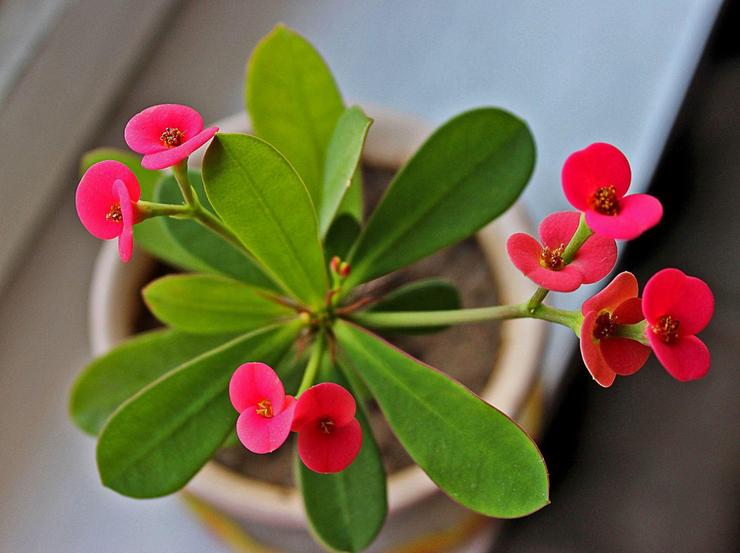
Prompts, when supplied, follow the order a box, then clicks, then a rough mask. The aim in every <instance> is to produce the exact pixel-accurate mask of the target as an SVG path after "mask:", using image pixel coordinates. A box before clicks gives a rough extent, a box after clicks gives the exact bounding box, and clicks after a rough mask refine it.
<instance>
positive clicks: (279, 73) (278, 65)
mask: <svg viewBox="0 0 740 553" xmlns="http://www.w3.org/2000/svg"><path fill="white" fill-rule="evenodd" d="M246 104H247V111H248V112H249V115H250V117H251V119H252V124H253V125H254V129H255V132H256V133H257V134H258V135H259V136H261V137H262V138H264V139H265V140H267V141H268V142H269V143H270V144H272V145H273V146H275V148H277V149H278V150H279V151H280V152H281V153H282V154H283V155H284V156H285V157H286V158H288V159H289V160H290V162H291V163H292V164H293V166H294V167H295V168H296V171H298V174H299V175H300V176H301V177H302V178H303V182H304V183H305V184H306V188H308V191H309V193H310V194H311V198H312V199H313V202H314V205H316V206H319V205H320V198H321V182H322V177H323V174H324V160H325V159H326V151H327V149H328V147H329V141H330V140H331V137H332V133H333V131H334V127H335V126H336V124H337V120H338V119H339V116H340V115H342V112H343V111H344V103H343V102H342V97H341V95H340V93H339V89H338V88H337V84H336V82H335V81H334V77H333V76H332V74H331V72H330V71H329V68H328V67H327V65H326V63H325V62H324V60H323V59H321V55H320V54H319V53H318V52H317V51H316V49H315V48H314V47H313V46H312V45H311V44H310V43H309V42H308V41H307V40H306V39H305V38H303V37H302V36H300V35H299V34H297V33H296V32H295V31H293V30H291V29H289V28H287V27H285V26H284V25H277V26H276V27H275V28H274V29H273V30H272V31H271V32H270V33H269V34H268V35H267V36H266V37H265V38H263V39H262V40H261V41H260V43H259V44H258V45H257V47H256V48H255V49H254V52H252V56H251V57H250V58H249V64H248V65H247V82H246Z"/></svg>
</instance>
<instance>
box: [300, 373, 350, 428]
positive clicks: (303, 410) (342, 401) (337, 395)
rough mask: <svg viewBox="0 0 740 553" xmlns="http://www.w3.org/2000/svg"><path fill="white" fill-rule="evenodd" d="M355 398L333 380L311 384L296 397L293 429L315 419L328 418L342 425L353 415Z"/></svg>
mask: <svg viewBox="0 0 740 553" xmlns="http://www.w3.org/2000/svg"><path fill="white" fill-rule="evenodd" d="M356 408H357V406H356V404H355V398H354V397H352V394H351V393H349V392H348V391H347V390H346V389H345V388H343V387H342V386H340V385H339V384H335V383H333V382H322V383H321V384H316V385H315V386H311V387H310V388H309V389H308V390H306V391H305V392H303V393H302V394H301V395H300V397H299V398H298V406H297V407H296V412H295V419H294V420H293V430H294V431H299V430H301V427H302V426H303V425H304V424H306V423H308V422H309V421H313V420H316V419H322V418H328V419H331V420H332V421H333V423H334V424H335V425H336V426H344V425H345V424H347V423H348V422H349V421H351V420H352V419H353V418H354V417H355V410H356Z"/></svg>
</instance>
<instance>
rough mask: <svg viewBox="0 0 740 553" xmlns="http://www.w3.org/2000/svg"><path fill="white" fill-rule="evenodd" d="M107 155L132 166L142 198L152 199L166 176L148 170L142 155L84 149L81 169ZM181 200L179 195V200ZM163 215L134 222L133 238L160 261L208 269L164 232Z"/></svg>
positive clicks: (193, 269)
mask: <svg viewBox="0 0 740 553" xmlns="http://www.w3.org/2000/svg"><path fill="white" fill-rule="evenodd" d="M106 159H112V160H115V161H120V162H121V163H123V164H124V165H126V166H127V167H128V168H129V169H131V170H132V171H133V172H134V174H135V175H136V178H137V179H138V181H139V185H140V186H141V199H142V200H146V201H155V196H156V193H155V189H156V187H157V183H159V182H160V181H161V180H162V179H164V178H165V173H163V172H162V171H150V170H148V169H144V168H143V167H142V166H141V157H140V156H137V155H135V154H132V153H130V152H126V151H123V150H118V149H116V148H98V149H96V150H92V151H90V152H87V153H86V154H85V155H84V156H83V158H82V163H81V170H82V171H83V172H84V171H86V170H87V169H88V168H89V167H90V166H91V165H92V164H94V163H97V162H99V161H104V160H106ZM180 201H182V200H181V199H179V198H178V202H180ZM164 221H165V218H164V217H155V218H152V219H147V220H145V221H142V222H141V223H138V224H137V225H136V226H134V241H135V243H136V245H137V246H138V247H141V248H142V249H144V250H145V251H147V252H148V253H150V254H151V255H153V256H155V257H157V258H159V259H161V260H162V261H164V262H166V263H169V264H170V265H174V266H175V267H180V268H182V269H187V270H191V271H208V270H210V268H209V267H208V266H207V265H205V264H203V263H202V262H201V261H200V260H198V259H197V258H196V257H194V256H192V255H191V254H190V253H188V251H187V250H186V249H185V248H184V247H182V246H181V245H180V244H178V243H177V242H176V241H175V240H174V239H173V238H172V236H171V235H170V234H169V233H168V232H167V229H165V226H164Z"/></svg>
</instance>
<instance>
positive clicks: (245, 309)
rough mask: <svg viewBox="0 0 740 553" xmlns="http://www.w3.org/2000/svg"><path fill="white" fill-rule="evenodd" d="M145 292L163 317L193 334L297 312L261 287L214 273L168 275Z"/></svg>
mask: <svg viewBox="0 0 740 553" xmlns="http://www.w3.org/2000/svg"><path fill="white" fill-rule="evenodd" d="M142 294H143V296H144V301H145V302H146V304H147V306H148V307H149V309H150V310H151V312H152V313H153V314H154V316H155V317H157V318H158V319H159V320H160V321H162V322H163V323H165V324H166V325H168V326H171V327H173V328H176V329H177V330H181V331H183V332H192V333H194V334H215V333H224V332H248V331H250V330H255V329H257V328H261V327H264V326H268V325H269V324H271V323H274V322H278V321H279V320H287V319H290V318H295V316H296V312H295V311H294V310H292V309H289V308H288V307H286V306H284V305H281V304H279V303H276V302H275V301H272V300H270V299H268V297H267V295H266V294H265V293H264V292H261V291H260V290H259V289H257V288H254V287H252V286H249V285H247V284H244V283H243V282H239V281H237V280H233V279H230V278H225V277H220V276H215V275H170V276H165V277H162V278H159V279H157V280H155V281H153V282H151V283H150V284H148V285H147V286H146V287H145V288H144V289H143V290H142Z"/></svg>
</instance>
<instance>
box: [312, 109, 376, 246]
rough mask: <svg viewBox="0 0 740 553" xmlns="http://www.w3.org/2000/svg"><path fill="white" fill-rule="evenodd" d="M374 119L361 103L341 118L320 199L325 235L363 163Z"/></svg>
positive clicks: (325, 170)
mask: <svg viewBox="0 0 740 553" xmlns="http://www.w3.org/2000/svg"><path fill="white" fill-rule="evenodd" d="M371 123H372V119H370V118H368V117H367V116H366V115H365V114H364V113H363V112H362V110H361V109H360V108H359V107H357V106H354V107H351V108H349V109H347V110H346V111H345V112H344V113H343V114H342V116H341V117H340V118H339V121H337V125H336V127H335V129H334V133H333V135H332V137H331V141H330V142H329V148H328V150H327V152H326V163H325V164H324V178H323V184H322V191H321V195H320V201H319V203H318V205H319V206H320V209H319V228H320V230H321V236H324V235H325V234H326V232H327V230H329V225H331V222H332V221H333V220H334V216H335V215H336V213H337V210H338V209H339V206H340V204H341V203H342V200H343V199H344V197H345V194H346V193H347V191H348V190H349V187H350V184H351V183H352V176H353V175H354V174H355V171H356V170H357V167H358V165H359V163H360V158H361V156H362V148H363V146H364V145H365V137H366V136H367V131H368V130H369V129H370V124H371Z"/></svg>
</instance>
